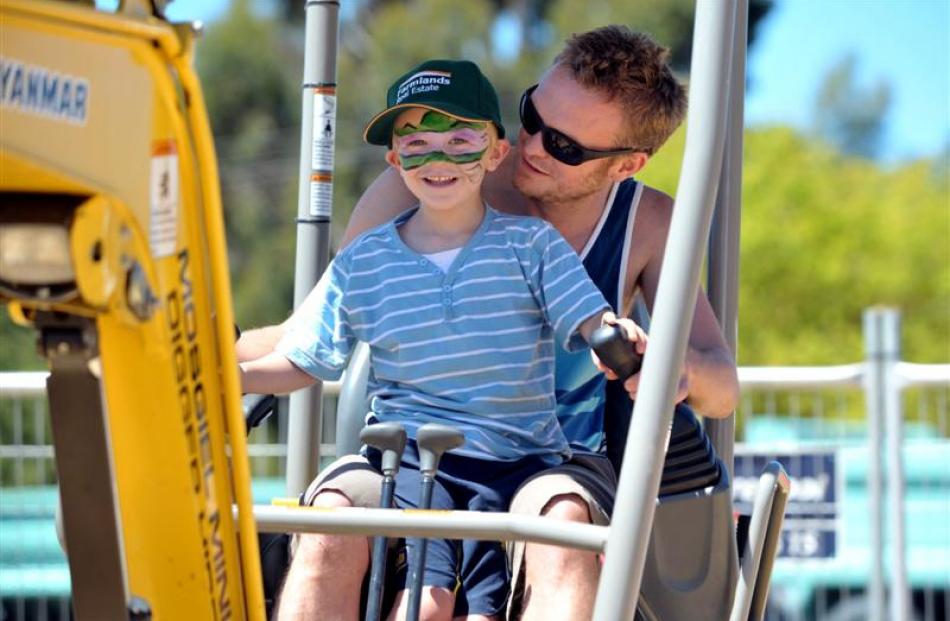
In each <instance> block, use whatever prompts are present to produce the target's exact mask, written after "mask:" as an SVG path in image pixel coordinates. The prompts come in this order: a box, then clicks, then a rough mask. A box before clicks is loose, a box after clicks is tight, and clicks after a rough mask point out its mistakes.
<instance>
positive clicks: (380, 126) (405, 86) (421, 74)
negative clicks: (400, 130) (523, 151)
mask: <svg viewBox="0 0 950 621" xmlns="http://www.w3.org/2000/svg"><path fill="white" fill-rule="evenodd" d="M406 108H428V109H429V110H435V111H437V112H442V113H443V114H448V115H449V116H454V117H456V118H459V119H462V120H463V121H474V122H486V121H487V122H489V123H493V124H494V125H495V127H496V128H497V129H498V137H499V138H504V136H505V127H504V126H503V125H502V124H501V112H500V110H499V107H498V95H497V94H496V93H495V88H494V87H493V86H492V85H491V82H489V81H488V78H486V77H485V76H484V75H483V74H482V72H481V70H480V69H479V68H478V65H476V64H475V63H473V62H471V61H468V60H427V61H426V62H424V63H422V64H421V65H418V66H416V67H413V68H412V69H410V70H409V72H407V73H406V74H405V75H403V76H402V77H400V78H399V79H398V80H396V82H395V83H393V85H392V86H390V87H389V91H388V92H387V93H386V109H385V110H383V111H382V112H380V113H379V114H377V115H376V116H374V117H373V118H372V119H371V120H370V122H369V123H367V124H366V128H365V129H364V130H363V140H365V141H366V142H368V143H370V144H378V145H381V146H389V144H390V141H391V140H392V135H393V122H394V121H395V120H396V117H397V116H399V115H400V114H401V113H402V111H403V110H405V109H406Z"/></svg>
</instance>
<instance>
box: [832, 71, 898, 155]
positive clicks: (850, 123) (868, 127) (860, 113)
mask: <svg viewBox="0 0 950 621" xmlns="http://www.w3.org/2000/svg"><path fill="white" fill-rule="evenodd" d="M856 70H857V59H856V58H855V57H854V56H846V57H845V58H843V59H842V60H841V61H840V62H838V63H837V64H836V65H835V66H833V67H832V68H831V70H830V71H829V72H828V74H827V75H826V76H825V78H824V81H823V82H822V84H821V88H820V89H819V91H818V96H817V98H816V101H815V131H816V133H817V134H818V135H819V136H825V137H827V139H828V140H830V141H831V142H832V143H833V144H835V145H836V146H837V147H838V148H839V149H840V150H841V151H843V152H844V153H850V154H854V155H860V156H863V157H873V156H875V155H876V154H877V152H878V150H879V149H880V142H881V134H882V132H883V130H884V119H885V117H886V115H887V111H888V109H889V108H890V104H891V88H890V85H889V84H887V83H886V82H883V81H882V82H879V83H877V84H876V85H874V87H873V88H862V87H860V86H859V85H858V84H857V79H856V77H855V73H856Z"/></svg>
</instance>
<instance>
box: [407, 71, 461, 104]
mask: <svg viewBox="0 0 950 621" xmlns="http://www.w3.org/2000/svg"><path fill="white" fill-rule="evenodd" d="M450 84H452V74H451V73H450V72H448V71H419V72H418V73H414V74H412V75H411V76H409V77H408V78H406V80H405V81H404V82H403V83H402V84H400V85H399V89H398V90H397V91H396V103H397V104H399V103H402V102H403V101H404V100H405V99H406V98H407V97H409V96H410V95H418V94H420V93H427V92H430V91H438V90H439V89H440V88H441V87H443V86H449V85H450Z"/></svg>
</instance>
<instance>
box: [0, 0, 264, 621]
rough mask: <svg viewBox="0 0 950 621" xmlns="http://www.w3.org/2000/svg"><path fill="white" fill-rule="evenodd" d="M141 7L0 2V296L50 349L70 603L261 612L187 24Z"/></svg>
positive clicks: (228, 317)
mask: <svg viewBox="0 0 950 621" xmlns="http://www.w3.org/2000/svg"><path fill="white" fill-rule="evenodd" d="M154 13H155V7H154V6H153V5H151V4H147V3H144V2H141V1H140V2H126V3H124V6H123V7H122V9H120V11H119V12H118V13H117V14H106V13H102V12H99V11H96V10H95V9H94V8H93V7H91V6H83V5H80V4H72V3H60V2H42V1H24V0H4V1H3V2H2V3H0V23H2V25H3V26H2V28H3V47H2V58H0V78H2V83H0V126H2V128H3V131H2V136H0V299H2V301H3V302H5V303H6V304H7V306H8V309H9V312H10V314H11V316H12V317H14V319H15V320H17V321H18V322H20V323H23V324H26V325H30V326H33V327H34V328H35V329H36V331H37V336H38V342H39V347H40V351H41V353H42V354H43V355H44V356H45V358H46V359H47V361H48V363H49V368H50V378H49V382H48V393H49V399H50V416H51V421H52V428H53V435H54V442H55V455H56V462H57V474H58V479H59V486H60V496H61V501H62V511H63V517H64V525H65V528H64V531H65V533H64V534H65V545H66V548H67V556H68V559H69V565H70V575H71V580H72V593H73V606H74V611H75V614H76V616H77V618H79V619H107V618H108V619H118V618H123V617H128V618H136V619H145V618H155V619H216V620H221V621H224V620H227V619H245V618H256V619H260V618H263V598H262V594H261V579H260V569H259V559H258V553H257V543H256V542H257V539H256V531H255V525H254V521H253V516H252V511H251V489H250V476H249V466H248V460H247V451H246V445H245V427H244V421H243V415H242V412H241V405H240V394H239V392H240V390H239V382H238V376H237V364H236V359H235V354H234V348H233V339H234V328H233V320H232V311H231V296H230V287H229V280H228V270H227V256H226V246H225V240H224V227H223V219H222V213H221V204H220V195H219V186H218V177H217V169H216V162H215V155H214V149H213V144H212V140H211V134H210V129H209V126H208V122H207V117H206V113H205V109H204V103H203V99H202V93H201V89H200V87H199V84H198V81H197V78H196V76H195V73H194V71H193V68H192V43H193V39H194V36H195V32H194V31H193V29H192V28H191V26H188V25H172V24H169V23H168V22H167V21H165V20H164V19H162V18H161V17H159V16H157V15H155V14H154ZM233 506H237V511H236V515H237V517H236V518H235V517H234V516H235V512H233V511H232V507H233Z"/></svg>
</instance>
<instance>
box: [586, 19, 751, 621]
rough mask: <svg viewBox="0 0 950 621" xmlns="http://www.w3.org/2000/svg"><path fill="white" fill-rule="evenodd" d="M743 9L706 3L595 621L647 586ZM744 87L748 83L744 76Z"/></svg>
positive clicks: (631, 610) (621, 616)
mask: <svg viewBox="0 0 950 621" xmlns="http://www.w3.org/2000/svg"><path fill="white" fill-rule="evenodd" d="M735 16H736V3H735V2H697V3H696V21H695V29H694V31H693V56H692V71H691V75H690V87H689V91H690V93H689V100H690V107H689V115H688V127H687V134H686V152H685V154H684V156H683V166H682V170H683V175H682V177H681V178H680V184H679V188H678V189H677V196H676V203H675V207H674V209H673V217H672V221H671V222H670V232H669V239H668V240H667V243H666V250H665V252H664V256H663V271H662V273H661V274H660V282H659V286H658V288H657V296H656V304H655V306H654V309H653V325H652V326H651V327H652V332H651V335H650V352H649V353H648V354H647V355H646V356H645V358H644V361H643V371H642V372H641V373H642V380H641V384H640V391H639V393H638V395H637V401H636V405H635V406H634V411H633V419H632V421H631V424H630V431H629V433H628V435H627V444H626V451H625V455H624V463H623V467H622V469H621V471H620V481H619V485H618V489H617V499H616V504H615V507H614V513H613V517H612V521H613V523H614V524H618V525H620V527H619V528H614V529H611V531H610V536H609V538H608V543H607V555H606V561H605V564H604V569H603V572H602V574H601V577H600V583H599V584H598V587H597V600H596V603H595V606H594V619H595V620H596V621H628V620H629V619H632V618H634V614H635V612H636V603H637V595H638V594H639V592H640V583H641V581H642V578H643V567H644V563H645V560H646V554H647V546H648V542H649V537H650V530H651V528H652V526H653V515H654V511H655V509H656V496H657V490H658V489H659V485H660V476H661V473H662V470H663V461H664V457H665V451H666V444H667V442H666V440H667V439H668V437H669V433H670V421H671V419H672V416H673V398H674V396H675V393H676V389H677V385H678V384H679V377H680V370H681V369H682V367H683V360H684V358H685V354H686V343H687V340H688V336H689V327H690V323H691V320H692V316H693V309H694V306H695V300H696V295H697V289H698V286H699V272H700V267H701V264H702V258H703V254H704V249H705V246H706V241H707V238H708V235H709V227H710V221H711V219H712V212H713V207H714V199H715V194H716V187H717V185H718V180H719V174H720V172H721V170H722V160H723V143H724V140H725V133H726V132H725V127H724V125H725V120H726V112H727V108H728V99H729V92H730V81H731V80H732V79H733V76H731V75H730V73H731V71H730V68H731V65H732V44H733V38H734V32H735V21H736V18H735ZM735 79H743V77H742V76H735Z"/></svg>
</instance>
